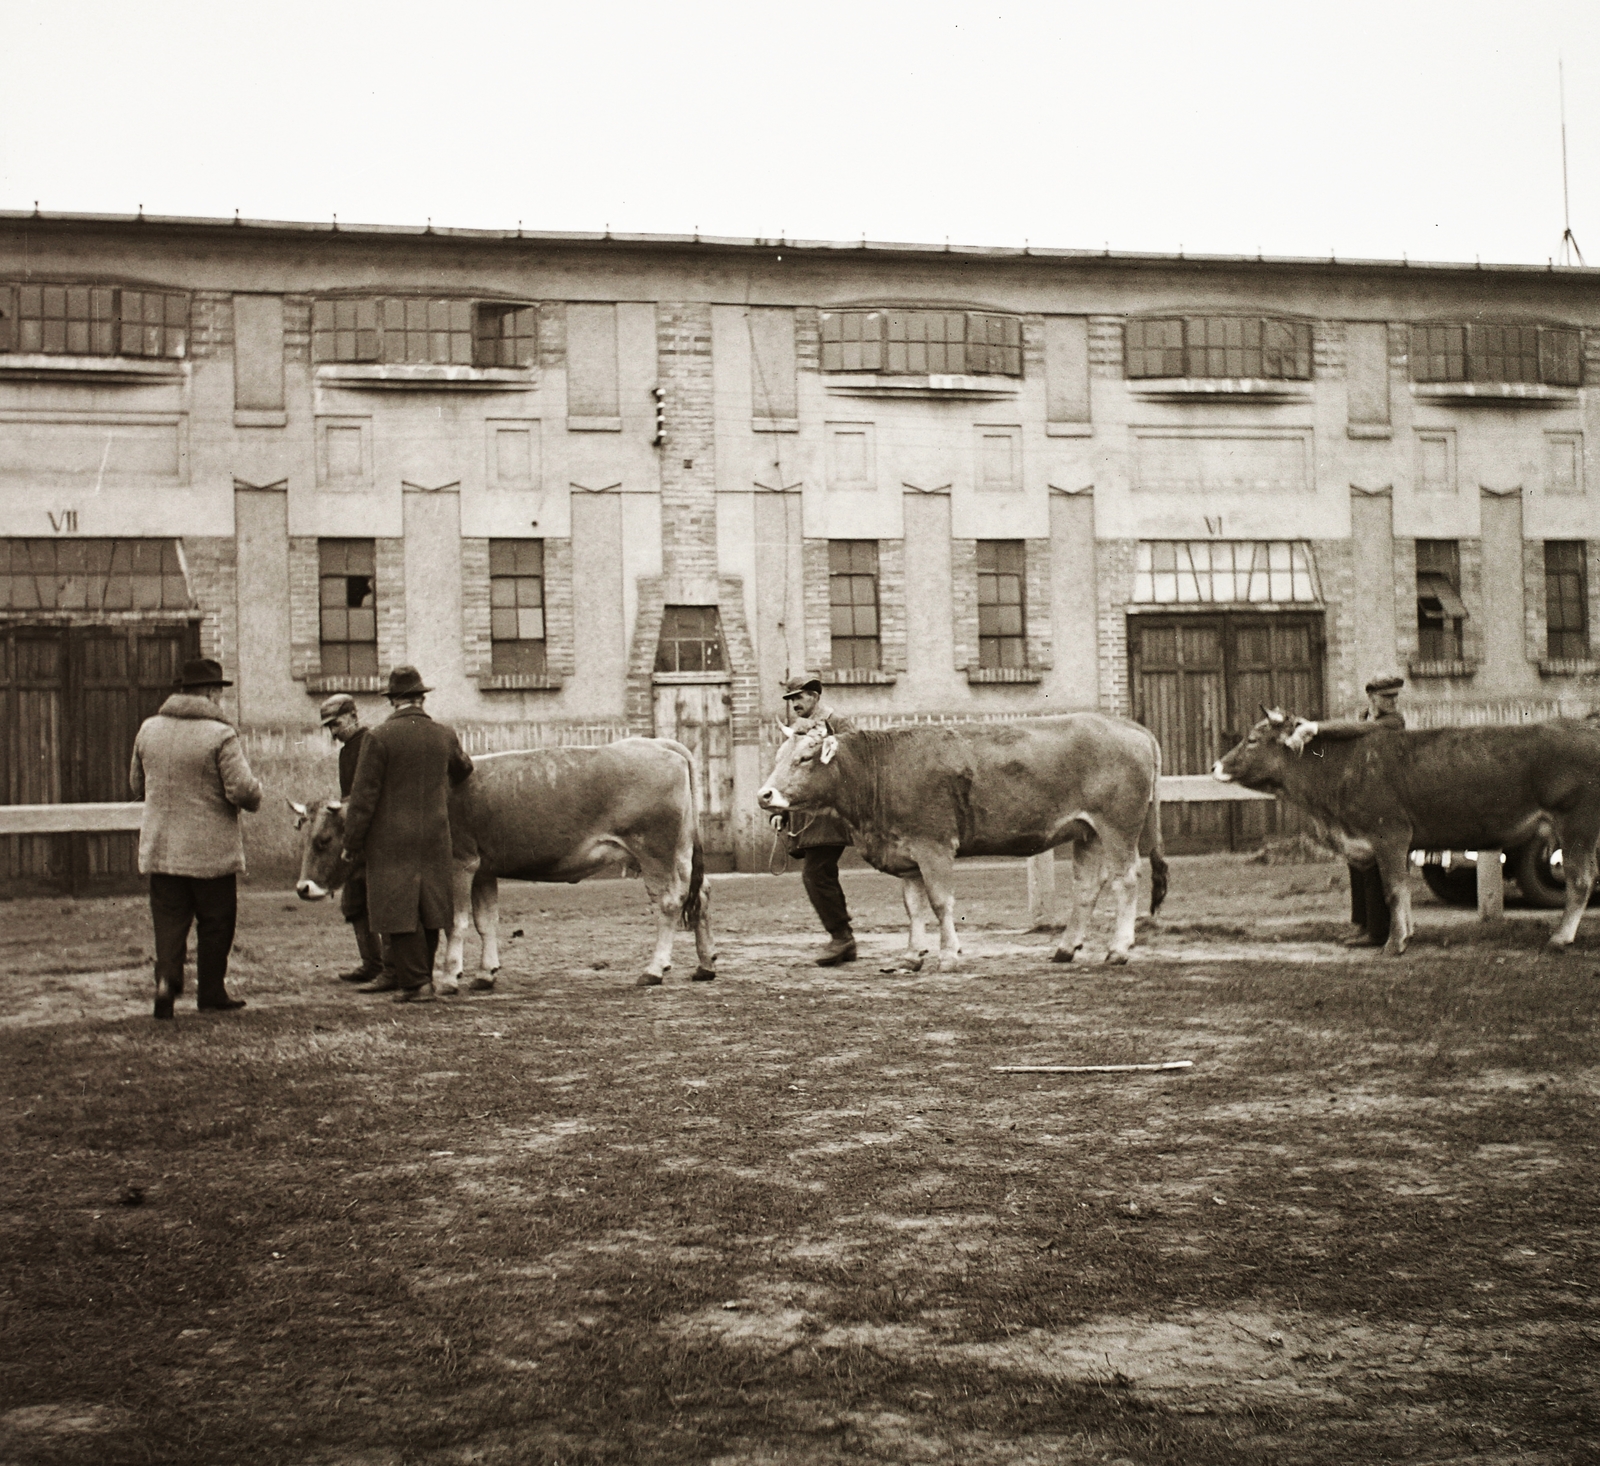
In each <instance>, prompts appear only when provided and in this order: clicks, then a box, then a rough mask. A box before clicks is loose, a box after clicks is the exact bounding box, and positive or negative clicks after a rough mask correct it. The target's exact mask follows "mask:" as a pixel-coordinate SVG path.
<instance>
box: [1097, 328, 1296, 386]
mask: <svg viewBox="0 0 1600 1466" xmlns="http://www.w3.org/2000/svg"><path fill="white" fill-rule="evenodd" d="M1123 346H1124V350H1123V357H1124V360H1125V362H1126V364H1127V373H1128V375H1129V376H1130V377H1240V378H1245V377H1254V378H1258V379H1263V380H1267V381H1292V382H1307V381H1310V380H1311V323H1310V322H1309V321H1281V320H1277V319H1274V318H1273V317H1271V316H1166V317H1161V318H1156V319H1145V320H1134V321H1129V322H1128V323H1127V325H1126V326H1124V327H1123Z"/></svg>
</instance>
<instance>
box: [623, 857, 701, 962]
mask: <svg viewBox="0 0 1600 1466" xmlns="http://www.w3.org/2000/svg"><path fill="white" fill-rule="evenodd" d="M630 854H633V855H634V856H635V858H636V859H637V860H638V862H639V873H640V875H642V876H643V877H644V888H645V891H646V892H647V893H648V895H649V897H650V904H651V905H652V906H653V907H655V912H656V949H655V952H654V953H653V954H652V955H651V957H650V964H649V966H647V967H646V968H645V970H644V971H643V972H641V973H640V974H639V977H638V980H637V981H636V982H635V983H634V986H635V987H641V988H653V987H659V986H660V985H661V980H662V979H663V978H664V977H665V976H666V975H667V969H668V968H669V967H671V966H672V937H673V933H674V932H675V931H677V929H678V923H679V920H680V918H681V917H682V915H683V902H684V898H685V897H686V896H687V895H688V894H689V875H690V861H691V859H692V858H693V857H692V852H691V851H682V852H677V853H676V854H675V856H674V858H673V859H672V860H671V861H663V860H660V859H657V858H655V857H653V856H652V855H650V854H648V853H646V852H645V851H642V850H641V851H636V852H633V851H630ZM679 856H681V858H678V857H679Z"/></svg>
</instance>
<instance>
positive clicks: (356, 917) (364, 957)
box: [340, 875, 389, 978]
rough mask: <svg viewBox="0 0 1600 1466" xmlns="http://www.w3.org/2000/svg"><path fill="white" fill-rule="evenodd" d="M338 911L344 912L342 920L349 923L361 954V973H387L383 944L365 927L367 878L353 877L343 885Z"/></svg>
mask: <svg viewBox="0 0 1600 1466" xmlns="http://www.w3.org/2000/svg"><path fill="white" fill-rule="evenodd" d="M340 910H342V911H343V912H344V919H345V920H346V921H348V922H349V923H350V930H351V933H352V934H353V935H354V936H355V939H356V951H358V952H359V953H360V954H361V971H362V973H363V975H364V976H366V977H369V978H371V977H377V976H378V974H379V973H381V972H387V971H388V970H389V969H388V964H387V963H385V961H384V959H383V942H382V939H381V938H380V937H379V936H378V934H377V933H376V932H374V931H373V930H372V928H371V927H370V926H368V925H367V878H366V876H365V875H353V876H351V877H350V879H349V880H347V881H346V882H345V883H344V894H343V896H342V897H341V899H340Z"/></svg>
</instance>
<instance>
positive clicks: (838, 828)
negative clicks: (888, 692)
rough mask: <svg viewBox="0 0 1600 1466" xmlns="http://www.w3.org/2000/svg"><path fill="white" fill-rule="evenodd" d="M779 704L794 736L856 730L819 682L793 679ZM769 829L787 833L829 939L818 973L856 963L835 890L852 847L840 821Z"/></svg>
mask: <svg viewBox="0 0 1600 1466" xmlns="http://www.w3.org/2000/svg"><path fill="white" fill-rule="evenodd" d="M783 700H784V702H785V703H787V704H788V705H789V708H790V710H791V711H792V712H793V714H794V722H793V727H794V730H795V732H796V733H804V732H805V731H806V729H807V728H812V727H815V726H816V725H817V724H818V723H821V724H822V725H823V726H824V727H825V728H826V729H827V731H828V732H830V733H853V732H854V731H855V724H854V723H852V722H851V721H850V719H849V718H846V717H843V716H841V715H840V714H839V713H836V712H834V710H833V709H832V708H830V707H829V706H828V705H827V704H826V703H824V702H823V701H822V681H821V679H820V678H817V677H794V678H791V679H790V681H789V683H788V685H787V686H786V687H785V688H784V691H783ZM773 824H774V825H775V826H777V827H780V828H785V829H787V830H788V833H789V854H790V855H791V856H793V857H794V858H795V859H797V860H799V861H800V862H801V872H800V884H801V885H803V886H804V887H805V889H806V895H807V896H808V897H810V899H811V909H812V910H813V911H815V912H816V913H817V919H818V920H819V921H820V922H821V923H822V925H823V928H824V930H826V932H827V933H828V945H827V946H826V947H824V948H823V949H822V952H821V954H820V955H819V956H818V957H817V959H816V962H817V966H818V967H838V966H840V965H841V964H843V963H845V962H854V961H855V960H856V938H855V932H854V930H853V929H852V928H851V925H850V908H849V907H847V906H846V905H845V901H844V887H843V886H841V885H840V884H839V857H840V856H841V855H843V854H844V852H845V848H846V847H847V846H848V845H849V844H850V830H849V827H848V826H847V825H846V824H845V822H844V821H843V820H841V819H840V818H839V816H838V815H836V814H834V813H832V812H831V811H827V810H821V811H816V812H812V813H809V814H807V813H795V814H792V815H791V814H785V815H783V816H777V815H775V816H774V817H773Z"/></svg>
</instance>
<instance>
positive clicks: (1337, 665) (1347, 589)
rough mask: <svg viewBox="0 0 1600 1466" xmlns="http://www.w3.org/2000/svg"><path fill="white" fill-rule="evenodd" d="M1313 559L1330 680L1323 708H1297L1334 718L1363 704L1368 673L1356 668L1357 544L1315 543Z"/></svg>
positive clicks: (1328, 679) (1346, 541) (1313, 542)
mask: <svg viewBox="0 0 1600 1466" xmlns="http://www.w3.org/2000/svg"><path fill="white" fill-rule="evenodd" d="M1311 556H1312V559H1313V561H1314V562H1315V564H1316V567H1317V585H1318V589H1319V590H1320V591H1321V594H1322V604H1323V606H1324V608H1325V609H1324V612H1323V623H1322V629H1323V635H1324V637H1325V638H1326V644H1325V647H1324V665H1325V667H1326V668H1327V676H1326V681H1325V683H1324V686H1323V689H1322V706H1321V707H1320V708H1306V709H1304V710H1302V709H1300V708H1296V709H1295V710H1294V711H1296V712H1302V711H1303V712H1304V715H1305V716H1306V717H1308V718H1326V717H1334V716H1337V715H1338V714H1339V712H1340V711H1341V710H1343V709H1345V708H1357V707H1359V706H1360V705H1361V702H1362V694H1361V688H1362V686H1363V685H1364V682H1365V677H1368V676H1372V675H1374V673H1375V672H1377V671H1379V670H1381V668H1374V669H1373V670H1372V671H1371V672H1367V673H1365V674H1363V673H1362V671H1361V669H1360V668H1358V667H1357V666H1356V585H1355V580H1356V570H1355V550H1354V545H1353V544H1352V542H1351V541H1350V540H1348V539H1342V540H1313V541H1312V542H1311Z"/></svg>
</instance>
